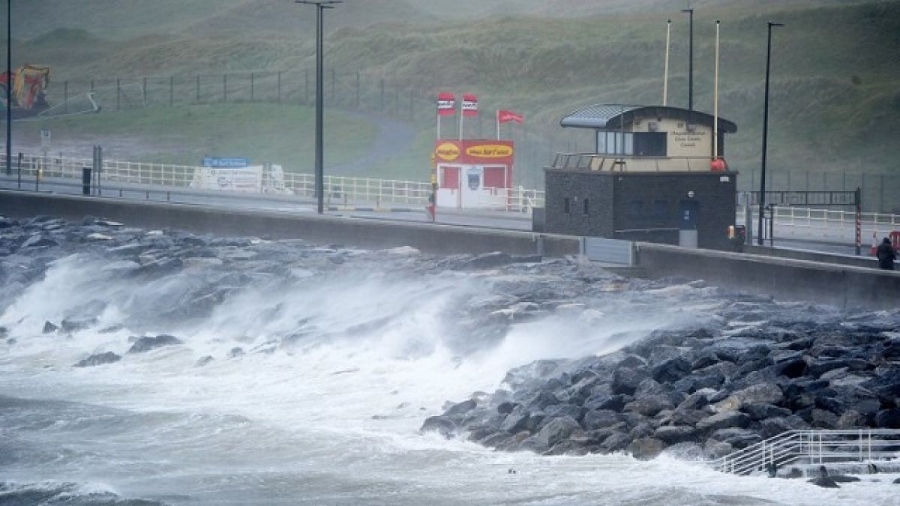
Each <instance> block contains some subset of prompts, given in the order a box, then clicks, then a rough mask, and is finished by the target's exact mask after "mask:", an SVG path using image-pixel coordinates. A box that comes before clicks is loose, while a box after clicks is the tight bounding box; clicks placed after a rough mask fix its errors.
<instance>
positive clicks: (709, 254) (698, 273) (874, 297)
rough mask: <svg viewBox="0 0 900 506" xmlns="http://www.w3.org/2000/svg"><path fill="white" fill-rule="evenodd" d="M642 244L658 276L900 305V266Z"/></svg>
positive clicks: (646, 262) (645, 261) (829, 300)
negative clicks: (892, 268)
mask: <svg viewBox="0 0 900 506" xmlns="http://www.w3.org/2000/svg"><path fill="white" fill-rule="evenodd" d="M637 250H638V262H639V263H640V265H641V267H642V268H643V269H644V270H645V271H646V273H647V275H649V276H650V277H654V278H659V277H666V276H677V277H685V278H691V279H704V280H707V281H709V282H710V283H712V284H715V285H717V286H723V287H726V288H732V289H735V290H741V291H747V292H753V293H763V294H771V295H774V296H776V297H779V298H784V299H791V300H804V301H810V302H821V303H825V304H832V305H835V306H839V307H844V308H849V307H866V308H882V309H896V308H897V307H898V306H900V271H882V270H878V269H876V268H872V267H858V266H855V265H841V264H837V263H831V262H828V263H826V262H825V261H824V259H825V257H826V256H825V255H818V256H817V258H820V259H821V260H819V261H810V260H800V259H794V258H780V257H775V256H770V255H756V254H743V253H731V252H725V251H712V250H694V249H684V248H679V247H677V246H671V245H667V244H649V243H640V244H638V245H637Z"/></svg>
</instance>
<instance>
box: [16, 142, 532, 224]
mask: <svg viewBox="0 0 900 506" xmlns="http://www.w3.org/2000/svg"><path fill="white" fill-rule="evenodd" d="M93 164H94V162H93V159H91V158H83V157H69V156H55V155H49V156H45V155H24V154H23V155H22V156H21V158H19V157H16V158H14V159H13V167H12V170H11V171H9V174H10V175H11V177H12V178H13V179H15V178H20V179H21V181H22V182H23V183H24V184H25V185H28V184H32V183H33V182H35V181H37V180H42V179H44V180H45V179H50V178H60V179H67V180H73V181H78V182H80V181H81V177H82V169H83V168H85V167H93ZM198 169H202V167H197V166H190V165H176V164H167V163H149V162H140V161H138V162H131V161H125V160H115V159H104V160H103V166H102V169H101V170H100V171H99V175H97V174H95V175H94V176H93V177H99V181H98V182H99V184H100V186H101V187H103V186H106V187H109V186H111V185H115V184H120V185H122V184H124V185H153V186H161V187H167V188H174V189H188V188H190V187H191V182H192V181H194V175H195V173H196V171H197V170H198ZM0 171H3V172H6V160H5V159H3V158H2V157H0ZM323 182H324V186H325V200H326V201H327V202H328V205H330V206H354V205H356V206H358V205H369V206H374V207H376V208H380V207H389V206H397V205H407V206H416V207H422V206H425V205H426V204H428V199H429V197H430V195H431V191H432V188H431V184H430V183H426V182H422V181H404V180H391V179H376V178H360V177H347V176H329V175H325V178H324V181H323ZM26 187H27V186H26ZM223 191H224V190H223ZM507 192H508V195H507V196H506V198H503V199H499V200H497V201H496V202H498V203H497V205H496V206H495V207H496V210H504V211H521V212H525V211H529V210H531V209H533V208H534V207H541V206H543V205H544V192H543V191H541V190H528V189H525V188H523V187H516V188H510V189H509V190H508V191H507ZM261 193H280V194H282V195H284V194H291V195H294V196H297V197H300V198H315V196H316V192H315V176H314V175H313V174H296V173H290V172H288V173H282V174H280V175H279V176H278V181H275V180H274V179H272V176H271V175H269V174H267V173H266V174H265V175H264V179H263V184H262V187H261Z"/></svg>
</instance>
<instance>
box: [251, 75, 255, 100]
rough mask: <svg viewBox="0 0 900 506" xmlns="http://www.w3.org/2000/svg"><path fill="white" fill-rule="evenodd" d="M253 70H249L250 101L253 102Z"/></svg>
mask: <svg viewBox="0 0 900 506" xmlns="http://www.w3.org/2000/svg"><path fill="white" fill-rule="evenodd" d="M253 78H254V75H253V72H250V101H251V102H253Z"/></svg>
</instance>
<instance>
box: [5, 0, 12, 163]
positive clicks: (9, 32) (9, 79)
mask: <svg viewBox="0 0 900 506" xmlns="http://www.w3.org/2000/svg"><path fill="white" fill-rule="evenodd" d="M12 86H13V77H12V0H6V175H7V176H8V175H10V174H12Z"/></svg>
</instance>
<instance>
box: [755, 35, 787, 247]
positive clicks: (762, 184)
mask: <svg viewBox="0 0 900 506" xmlns="http://www.w3.org/2000/svg"><path fill="white" fill-rule="evenodd" d="M773 26H784V25H783V24H781V23H773V22H771V21H769V38H768V43H767V44H766V92H765V98H764V99H763V127H762V168H761V170H760V177H759V219H758V222H757V227H756V243H757V244H759V245H760V246H762V245H763V212H764V208H765V206H766V141H767V139H768V136H769V75H770V73H771V68H772V27H773Z"/></svg>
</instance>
